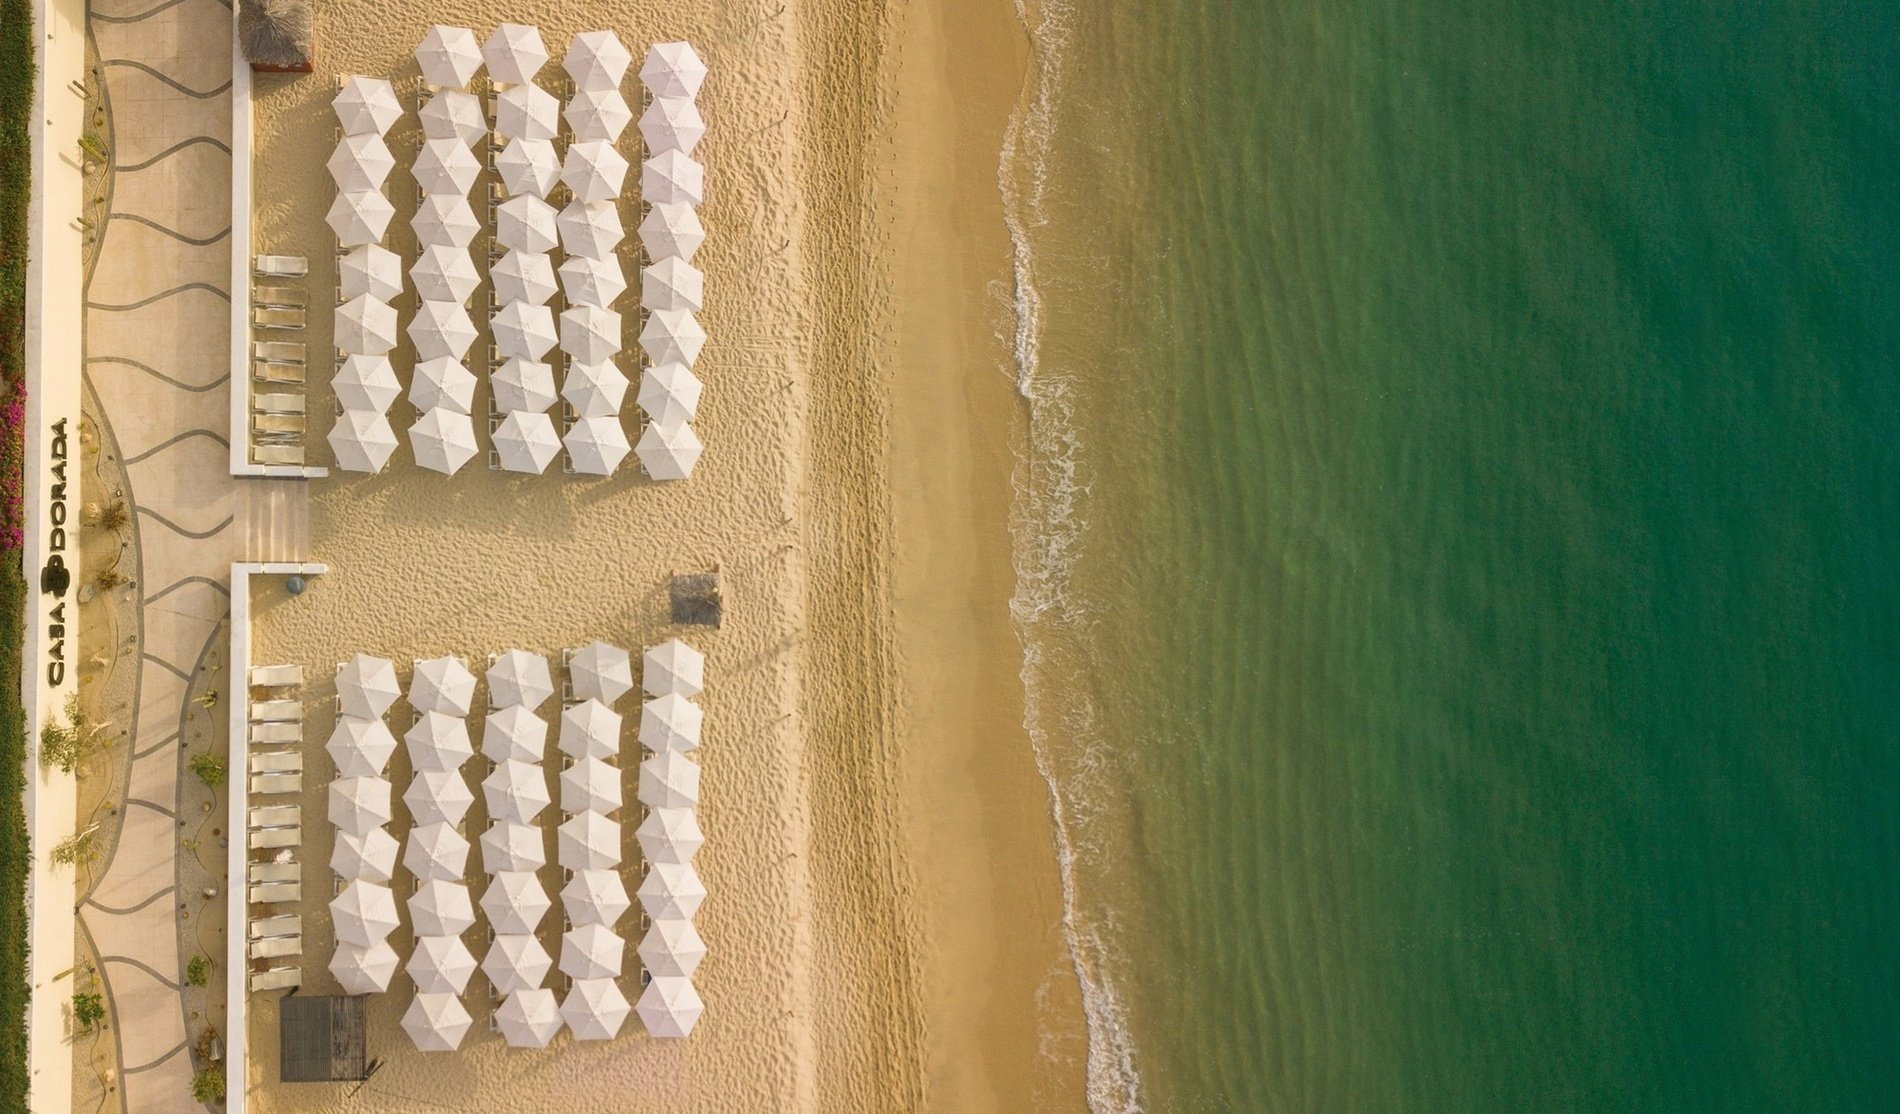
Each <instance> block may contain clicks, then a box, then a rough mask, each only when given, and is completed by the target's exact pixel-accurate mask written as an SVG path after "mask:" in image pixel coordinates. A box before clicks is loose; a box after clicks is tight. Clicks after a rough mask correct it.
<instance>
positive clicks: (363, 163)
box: [324, 133, 396, 193]
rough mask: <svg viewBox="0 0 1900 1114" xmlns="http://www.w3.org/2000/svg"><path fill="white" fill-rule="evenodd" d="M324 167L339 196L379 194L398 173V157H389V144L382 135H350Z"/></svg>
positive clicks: (331, 153) (333, 152) (344, 139)
mask: <svg viewBox="0 0 1900 1114" xmlns="http://www.w3.org/2000/svg"><path fill="white" fill-rule="evenodd" d="M324 166H326V167H328V168H329V171H330V177H331V178H332V179H333V180H334V181H335V182H336V188H337V192H339V193H351V192H355V191H358V190H379V189H382V188H383V180H384V179H386V178H388V177H389V172H390V171H392V170H394V169H396V156H395V155H392V154H390V153H389V144H387V143H384V142H383V137H382V136H380V135H376V134H373V133H365V134H362V135H346V136H344V137H343V140H342V142H340V143H338V144H337V145H336V150H334V151H332V152H330V161H329V162H327V163H324Z"/></svg>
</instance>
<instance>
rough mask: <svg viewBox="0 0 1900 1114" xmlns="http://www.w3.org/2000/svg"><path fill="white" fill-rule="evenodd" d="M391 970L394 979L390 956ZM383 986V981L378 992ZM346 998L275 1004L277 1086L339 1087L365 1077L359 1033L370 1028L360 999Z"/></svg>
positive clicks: (292, 998) (298, 998)
mask: <svg viewBox="0 0 1900 1114" xmlns="http://www.w3.org/2000/svg"><path fill="white" fill-rule="evenodd" d="M391 960H392V963H391V967H390V971H391V973H392V974H393V973H394V971H395V967H394V962H393V960H394V953H393V952H392V953H391ZM387 986H388V983H387V982H385V983H384V984H383V987H379V988H378V989H383V988H385V987H387ZM365 993H369V992H368V991H351V992H349V993H347V994H307V993H301V992H300V993H297V994H289V995H285V996H284V997H282V998H279V999H277V1009H278V1017H279V1019H280V1020H279V1023H278V1041H277V1081H278V1082H279V1083H342V1082H351V1081H355V1080H362V1079H367V1078H369V1060H368V1056H367V1055H366V1054H365V1052H364V1047H365V1042H364V1039H363V1034H364V1033H365V1032H367V1031H368V1029H369V1020H368V1017H367V1016H366V1011H365V1009H364V999H363V998H361V997H360V996H359V995H361V994H365Z"/></svg>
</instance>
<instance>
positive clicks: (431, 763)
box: [402, 712, 475, 773]
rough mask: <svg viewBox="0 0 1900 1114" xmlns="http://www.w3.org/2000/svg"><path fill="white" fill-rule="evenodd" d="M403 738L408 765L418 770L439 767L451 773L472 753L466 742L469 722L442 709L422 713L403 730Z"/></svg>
mask: <svg viewBox="0 0 1900 1114" xmlns="http://www.w3.org/2000/svg"><path fill="white" fill-rule="evenodd" d="M402 741H403V742H404V743H405V744H407V745H408V749H409V765H410V768H412V769H414V770H415V771H416V772H417V773H421V772H423V771H425V770H441V771H444V772H449V773H453V772H455V771H458V770H460V769H461V768H462V763H464V762H467V761H468V760H469V759H470V758H473V757H474V756H475V748H474V746H473V745H472V744H470V743H469V741H468V721H467V720H465V719H463V718H462V717H460V716H450V715H444V714H443V713H441V712H424V713H422V714H421V715H420V716H418V717H416V722H415V724H414V725H413V726H411V727H410V728H409V730H408V731H405V732H404V733H403V736H402Z"/></svg>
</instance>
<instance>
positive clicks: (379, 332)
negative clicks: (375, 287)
mask: <svg viewBox="0 0 1900 1114" xmlns="http://www.w3.org/2000/svg"><path fill="white" fill-rule="evenodd" d="M334 339H335V341H336V346H337V347H338V348H341V349H342V350H343V351H345V352H350V353H354V354H356V355H359V356H381V355H383V354H385V353H387V352H388V351H389V350H390V349H391V348H394V347H396V307H394V306H392V305H390V304H389V303H388V302H385V301H383V300H381V299H380V298H372V297H370V296H369V295H368V294H358V295H357V296H356V297H354V298H351V299H350V300H349V301H347V302H344V303H343V304H342V305H340V306H338V307H336V335H335V337H334Z"/></svg>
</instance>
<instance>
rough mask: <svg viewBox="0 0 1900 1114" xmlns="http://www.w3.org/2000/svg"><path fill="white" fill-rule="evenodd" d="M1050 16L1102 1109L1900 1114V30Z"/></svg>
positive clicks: (1027, 143)
mask: <svg viewBox="0 0 1900 1114" xmlns="http://www.w3.org/2000/svg"><path fill="white" fill-rule="evenodd" d="M1031 16H1032V25H1033V26H1034V29H1035V34H1036V38H1037V42H1038V44H1039V48H1040V50H1041V52H1042V57H1043V66H1044V68H1043V71H1042V72H1043V75H1044V82H1045V84H1043V85H1042V86H1041V93H1040V100H1038V101H1037V102H1036V103H1037V104H1040V105H1042V106H1044V107H1045V108H1047V110H1048V112H1047V114H1033V115H1032V118H1031V119H1028V120H1025V121H1024V122H1023V124H1022V125H1021V127H1020V128H1019V134H1018V136H1017V146H1016V149H1015V155H1014V161H1013V162H1012V163H1009V164H1006V165H1007V168H1008V173H1007V174H1006V179H1007V180H1008V181H1009V182H1011V183H1013V188H1014V190H1015V197H1016V198H1017V205H1018V214H1017V215H1018V217H1019V220H1020V222H1021V224H1022V228H1021V237H1022V240H1021V243H1022V245H1023V250H1024V254H1023V256H1022V259H1023V261H1024V265H1025V267H1026V268H1027V269H1026V270H1025V272H1024V278H1025V283H1026V285H1025V289H1026V290H1033V292H1034V294H1035V296H1036V297H1037V298H1039V305H1040V310H1039V316H1038V317H1037V318H1036V321H1035V323H1034V325H1033V326H1032V327H1031V328H1029V329H1028V330H1027V336H1028V338H1029V339H1030V340H1033V341H1037V342H1038V343H1037V344H1036V345H1035V346H1034V347H1033V348H1027V347H1026V348H1025V368H1024V379H1025V384H1026V392H1027V393H1028V394H1030V395H1031V397H1032V399H1033V402H1032V414H1033V418H1032V424H1033V433H1032V436H1033V438H1034V441H1035V455H1034V465H1033V466H1032V467H1031V468H1030V469H1029V470H1027V471H1026V472H1025V474H1024V475H1023V477H1022V480H1023V483H1022V485H1021V487H1022V493H1023V494H1022V501H1021V505H1020V507H1019V510H1020V511H1021V521H1020V522H1019V525H1018V531H1019V534H1018V539H1019V552H1020V557H1019V561H1020V565H1021V569H1020V571H1021V574H1022V580H1023V588H1022V590H1021V592H1020V593H1019V598H1018V613H1019V619H1020V629H1021V631H1022V632H1023V637H1024V639H1025V643H1026V646H1027V647H1028V649H1029V653H1030V659H1031V665H1030V670H1029V674H1028V676H1029V678H1030V683H1031V714H1030V726H1031V728H1032V730H1033V731H1034V733H1035V734H1036V735H1037V737H1038V738H1039V739H1040V745H1041V749H1042V754H1043V758H1044V761H1045V763H1046V765H1047V767H1048V771H1049V773H1050V774H1051V776H1052V778H1053V780H1054V782H1055V784H1056V785H1057V786H1058V788H1059V792H1058V815H1059V818H1060V820H1061V822H1062V825H1063V832H1064V839H1065V843H1066V844H1067V845H1068V846H1069V847H1070V848H1071V849H1072V851H1073V855H1074V858H1073V866H1072V887H1073V895H1072V900H1073V907H1074V917H1075V928H1076V932H1077V936H1078V941H1079V946H1080V949H1081V952H1082V956H1083V961H1084V963H1085V965H1086V966H1087V968H1088V969H1089V970H1090V971H1091V972H1092V973H1093V980H1094V985H1096V986H1098V987H1099V988H1100V991H1099V993H1098V994H1097V995H1096V996H1095V997H1094V998H1093V999H1092V1001H1093V1006H1094V1011H1093V1012H1094V1014H1095V1017H1096V1021H1097V1026H1098V1028H1097V1031H1096V1034H1095V1035H1096V1040H1095V1042H1094V1050H1095V1053H1094V1054H1095V1064H1094V1070H1093V1071H1092V1077H1093V1079H1094V1081H1095V1088H1096V1095H1095V1107H1096V1109H1097V1110H1098V1111H1108V1110H1122V1109H1129V1108H1132V1107H1133V1106H1134V1105H1135V1104H1139V1106H1140V1108H1142V1109H1147V1110H1154V1111H1174V1110H1182V1111H1201V1110H1235V1111H1251V1110H1283V1111H1335V1110H1364V1111H1388V1110H1390V1111H1408V1110H1424V1111H1459V1112H1462V1111H1500V1112H1506V1111H1508V1112H1517V1111H1557V1110H1589V1111H1599V1110H1601V1111H1637V1110H1641V1111H1736V1110H1744V1111H1752V1110H1760V1111H1888V1110H1896V1109H1900V375H1897V374H1896V371H1897V368H1900V235H1896V232H1897V231H1900V228H1897V222H1900V3H1894V2H1893V0H1885V2H1881V0H1838V2H1829V3H1818V2H1817V3H1801V2H1795V0H1772V2H1770V0H1763V2H1757V3H1730V4H1723V3H1711V2H1695V0H1668V2H1650V3H1585V2H1582V0H1536V2H1530V0H1518V2H1514V3H1507V2H1504V0H1432V2H1427V0H1324V2H1315V0H1305V2H1300V3H1292V2H1284V0H1271V2H1269V0H1233V2H1229V3H1215V2H1212V0H1204V2H1200V3H1194V2H1189V0H1142V2H1135V0H1124V2H1120V3H1107V2H1086V3H1084V2H1076V3H1073V4H1070V3H1068V2H1067V0H1064V2H1063V3H1060V4H1044V5H1037V6H1035V7H1034V8H1032V10H1031ZM1038 175H1040V177H1039V181H1040V186H1039V187H1037V186H1035V185H1034V184H1033V182H1034V181H1035V180H1038Z"/></svg>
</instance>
